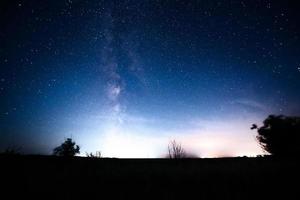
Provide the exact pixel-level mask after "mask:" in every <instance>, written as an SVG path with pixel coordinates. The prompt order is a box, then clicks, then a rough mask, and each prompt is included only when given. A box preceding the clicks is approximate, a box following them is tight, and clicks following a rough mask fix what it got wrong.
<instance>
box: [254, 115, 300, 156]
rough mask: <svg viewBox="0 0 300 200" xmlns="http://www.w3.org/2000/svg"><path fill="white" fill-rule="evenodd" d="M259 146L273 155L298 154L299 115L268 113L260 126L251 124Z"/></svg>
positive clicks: (299, 145) (299, 144) (299, 153)
mask: <svg viewBox="0 0 300 200" xmlns="http://www.w3.org/2000/svg"><path fill="white" fill-rule="evenodd" d="M251 129H257V132H258V136H256V138H257V140H258V142H259V144H260V145H261V147H262V148H263V149H264V150H265V151H267V152H268V153H270V154H272V155H274V156H299V155H300V117H287V116H283V115H278V116H275V115H270V116H269V117H268V118H266V119H265V120H264V122H263V126H262V127H258V126H257V125H256V124H253V125H252V127H251Z"/></svg>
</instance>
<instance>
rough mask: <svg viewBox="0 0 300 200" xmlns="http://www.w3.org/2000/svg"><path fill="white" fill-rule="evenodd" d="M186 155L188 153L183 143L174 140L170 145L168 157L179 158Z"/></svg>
mask: <svg viewBox="0 0 300 200" xmlns="http://www.w3.org/2000/svg"><path fill="white" fill-rule="evenodd" d="M186 157H187V154H186V152H185V150H184V149H183V147H182V146H181V144H179V143H177V142H176V141H175V140H172V141H171V142H170V143H169V145H168V158H171V159H178V158H186Z"/></svg>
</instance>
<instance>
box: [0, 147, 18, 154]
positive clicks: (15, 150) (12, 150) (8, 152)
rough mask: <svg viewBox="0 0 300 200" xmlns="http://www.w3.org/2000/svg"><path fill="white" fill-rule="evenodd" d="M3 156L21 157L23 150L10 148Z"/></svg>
mask: <svg viewBox="0 0 300 200" xmlns="http://www.w3.org/2000/svg"><path fill="white" fill-rule="evenodd" d="M1 154H4V155H21V148H20V147H8V148H6V149H5V150H4V151H3V152H1Z"/></svg>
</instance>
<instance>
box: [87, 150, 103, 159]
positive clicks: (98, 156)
mask: <svg viewBox="0 0 300 200" xmlns="http://www.w3.org/2000/svg"><path fill="white" fill-rule="evenodd" d="M85 155H86V157H89V158H102V154H101V151H96V153H95V154H94V153H93V152H91V153H88V152H86V153H85Z"/></svg>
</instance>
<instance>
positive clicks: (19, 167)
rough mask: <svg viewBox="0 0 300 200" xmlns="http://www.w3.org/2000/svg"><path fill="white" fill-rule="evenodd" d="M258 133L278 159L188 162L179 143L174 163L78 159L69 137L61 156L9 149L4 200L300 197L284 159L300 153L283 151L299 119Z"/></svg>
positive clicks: (290, 162) (4, 158)
mask: <svg viewBox="0 0 300 200" xmlns="http://www.w3.org/2000/svg"><path fill="white" fill-rule="evenodd" d="M274 123H275V124H274ZM252 129H257V130H258V135H257V139H258V142H259V143H260V144H261V146H262V148H264V149H265V150H266V151H267V152H268V153H269V154H271V155H274V156H269V155H268V156H263V157H256V158H247V157H238V158H215V159H214V158H211V159H205V158H202V159H185V158H190V156H187V155H188V153H187V152H186V151H185V150H184V148H183V147H182V146H181V144H180V143H178V142H176V141H175V140H173V141H171V142H170V143H169V146H168V150H167V153H166V154H167V156H166V157H168V158H171V159H112V158H103V157H102V155H101V153H100V152H96V153H89V154H87V158H82V157H77V156H76V155H77V154H78V153H80V147H79V146H78V145H77V144H76V142H75V141H73V140H72V139H71V138H67V139H65V141H63V143H62V144H61V145H59V146H58V147H55V148H54V150H53V154H54V155H55V156H39V155H24V156H11V155H15V154H18V153H17V151H14V150H13V149H10V150H9V151H7V152H6V153H7V154H2V155H0V163H1V164H0V177H1V182H2V183H4V184H2V185H3V186H2V187H1V193H0V198H1V199H15V198H20V197H19V196H21V198H22V199H24V198H26V199H27V198H28V199H35V198H37V199H72V200H74V199H106V198H108V199H113V198H116V199H151V200H153V199H177V198H178V199H194V198H196V199H204V200H205V199H218V200H219V199H225V200H226V199H228V200H229V199H230V200H232V199H236V200H239V199H251V200H252V199H276V198H280V199H298V197H299V186H298V185H297V181H298V177H300V176H299V175H300V173H299V172H300V170H299V163H298V160H297V159H295V157H290V156H285V155H290V153H291V151H292V152H293V153H292V154H291V155H295V153H296V152H297V148H296V147H293V148H292V147H290V148H288V149H289V150H288V151H287V150H286V149H285V150H282V151H281V153H280V154H279V155H280V156H277V155H278V154H277V152H279V151H280V148H281V149H282V148H283V147H284V146H286V145H287V144H282V143H283V142H287V143H289V144H292V145H297V144H299V143H298V142H299V140H297V136H295V135H294V134H297V133H298V134H299V118H297V117H284V116H269V117H268V118H267V119H266V120H265V121H264V124H263V126H262V127H258V126H257V125H253V126H252ZM287 130H288V131H289V132H288V133H287V132H286V131H287ZM266 132H267V133H266ZM274 132H275V133H274ZM274 135H276V136H274ZM273 137H275V139H274V138H273ZM282 137H288V138H287V139H280V138H282ZM261 138H263V139H261ZM292 139H293V141H290V140H292ZM275 141H276V142H275ZM274 142H275V144H276V145H275V144H273V143H274ZM280 143H281V145H279V144H280ZM279 147H280V148H279ZM274 148H277V150H274ZM282 152H284V153H282ZM281 155H282V156H281ZM296 156H298V155H296ZM95 158H101V159H95Z"/></svg>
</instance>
